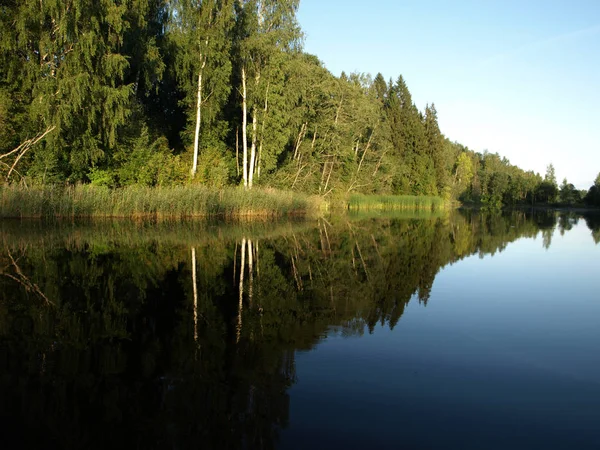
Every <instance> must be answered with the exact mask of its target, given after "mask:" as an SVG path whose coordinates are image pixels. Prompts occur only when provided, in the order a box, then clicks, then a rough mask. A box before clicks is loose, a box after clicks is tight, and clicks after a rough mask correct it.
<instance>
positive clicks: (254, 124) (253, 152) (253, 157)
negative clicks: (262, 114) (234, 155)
mask: <svg viewBox="0 0 600 450" xmlns="http://www.w3.org/2000/svg"><path fill="white" fill-rule="evenodd" d="M257 115H258V113H257V111H256V107H254V108H252V146H251V148H250V170H249V171H248V188H250V189H252V182H253V179H254V167H255V166H256V131H257V129H258V117H257Z"/></svg>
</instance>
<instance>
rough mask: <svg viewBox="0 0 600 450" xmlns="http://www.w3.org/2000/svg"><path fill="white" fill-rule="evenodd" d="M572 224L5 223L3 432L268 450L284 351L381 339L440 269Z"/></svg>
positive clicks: (284, 420) (556, 219) (529, 219)
mask: <svg viewBox="0 0 600 450" xmlns="http://www.w3.org/2000/svg"><path fill="white" fill-rule="evenodd" d="M578 220H579V217H578V216H576V215H573V214H566V215H555V214H553V213H545V212H537V213H535V214H526V213H524V212H514V213H510V214H504V215H499V214H497V215H490V214H478V213H474V212H471V211H467V212H464V213H461V214H458V213H457V214H452V215H449V216H442V217H408V218H390V217H387V218H352V217H345V218H337V219H330V220H327V219H321V220H319V221H318V222H316V223H309V224H307V223H297V224H294V223H286V224H274V225H266V224H249V225H241V226H226V227H221V226H209V225H202V224H178V225H174V224H161V225H127V224H123V223H105V224H96V225H94V226H83V225H81V226H77V225H68V226H67V225H62V226H59V225H55V226H53V227H41V226H40V225H39V224H35V223H33V224H29V225H24V224H20V223H3V224H1V239H2V249H3V250H2V251H1V252H0V371H1V373H2V376H1V377H0V414H1V416H2V417H1V419H2V429H3V431H4V433H5V435H12V437H13V438H14V439H13V442H20V445H19V446H20V447H23V446H26V447H28V446H33V445H40V444H43V445H44V446H45V447H46V448H48V447H50V448H107V447H112V448H126V447H127V448H131V447H132V446H133V447H136V448H138V447H146V448H162V447H169V448H172V447H177V448H188V447H202V448H275V447H276V446H277V443H278V435H279V433H280V431H281V430H282V429H283V428H285V427H286V425H287V424H288V421H289V417H288V413H289V398H288V394H287V391H288V389H289V387H290V386H291V385H292V384H293V383H295V381H296V372H295V352H297V351H298V350H308V349H311V348H313V347H314V346H315V344H316V343H318V342H319V341H320V340H321V339H323V337H324V336H325V335H326V333H327V331H328V330H330V329H331V327H337V328H338V329H340V330H342V333H343V334H345V335H360V334H362V333H363V332H372V331H373V330H374V329H375V327H376V326H377V324H379V323H381V324H388V325H389V326H390V327H391V328H394V327H395V326H397V324H398V322H399V321H400V319H401V317H402V314H403V312H404V310H405V308H406V306H407V305H408V304H409V302H410V301H411V300H412V299H415V301H419V302H422V303H424V304H426V303H427V302H428V301H429V299H430V292H431V288H432V286H433V282H434V279H435V277H436V274H437V273H438V272H439V271H440V269H441V268H442V267H444V266H446V265H448V264H452V263H454V262H456V261H458V260H460V259H462V258H465V257H467V256H470V255H474V254H477V255H479V256H480V257H483V256H485V255H494V254H495V253H496V252H501V251H503V250H504V249H505V248H506V246H507V245H508V244H509V243H511V242H513V241H515V240H517V239H519V238H523V237H536V236H537V235H538V234H540V233H542V235H543V245H544V247H546V248H548V247H549V246H550V245H551V238H552V232H553V230H554V229H555V228H556V227H557V226H558V228H559V230H560V232H561V233H563V234H564V233H566V232H568V231H569V230H571V229H572V228H573V227H574V226H575V225H576V224H577V221H578ZM585 221H586V224H587V226H588V227H589V228H590V230H592V235H593V238H594V241H595V242H596V243H598V242H599V238H600V220H598V216H587V217H585ZM7 439H8V438H7Z"/></svg>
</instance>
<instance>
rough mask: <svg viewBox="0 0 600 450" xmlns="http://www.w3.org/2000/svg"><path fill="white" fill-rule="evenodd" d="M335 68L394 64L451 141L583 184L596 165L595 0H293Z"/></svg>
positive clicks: (599, 154)
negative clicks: (435, 112)
mask: <svg viewBox="0 0 600 450" xmlns="http://www.w3.org/2000/svg"><path fill="white" fill-rule="evenodd" d="M298 19H299V21H300V24H301V26H302V29H303V31H304V33H305V50H306V51H307V52H309V53H313V54H315V55H317V56H318V57H319V59H321V61H323V62H324V64H325V66H326V67H327V68H328V69H329V70H330V71H331V72H333V73H334V74H336V75H339V74H340V73H341V72H342V71H343V70H344V71H346V72H366V73H371V74H373V75H375V74H376V73H377V72H381V73H382V74H383V75H384V77H385V78H386V79H389V78H390V77H391V78H394V79H396V78H397V76H398V75H400V74H402V75H403V76H404V78H405V79H406V82H407V83H408V87H409V89H410V91H411V93H412V95H413V99H414V101H415V103H416V104H417V106H418V107H419V108H420V109H423V108H424V107H425V104H426V103H431V102H434V103H435V105H436V108H437V110H438V116H439V122H440V128H441V129H442V132H443V133H444V134H445V135H446V136H448V137H449V138H450V139H451V140H456V141H458V142H460V143H462V144H464V145H466V146H468V147H469V148H471V149H473V150H477V151H483V150H486V149H487V150H489V151H490V152H498V153H499V154H500V155H502V156H506V157H507V158H508V159H510V161H511V162H512V163H513V164H517V165H518V166H520V167H522V168H524V169H526V170H534V171H536V172H539V173H541V174H542V175H544V173H545V171H546V166H547V165H548V164H549V163H553V164H554V166H555V167H556V174H557V178H558V181H559V183H560V181H562V178H563V177H567V179H568V180H569V182H572V183H574V184H575V185H576V186H577V187H580V188H586V189H587V188H588V187H589V186H590V185H591V184H592V182H593V180H594V179H595V177H596V175H597V174H598V172H600V0H593V1H583V0H581V1H578V0H572V1H552V0H546V1H539V0H532V1H528V0H522V1H513V0H504V1H491V0H478V1H459V0H456V1H441V0H432V1H427V2H423V1H403V0H378V1H370V2H368V1H367V2H365V1H355V0H345V1H342V0H301V2H300V11H299V14H298Z"/></svg>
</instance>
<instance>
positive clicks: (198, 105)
mask: <svg viewBox="0 0 600 450" xmlns="http://www.w3.org/2000/svg"><path fill="white" fill-rule="evenodd" d="M201 118H202V70H200V73H198V100H197V102H196V131H195V133H194V162H193V164H192V176H195V175H196V171H197V170H198V147H199V143H200V121H201Z"/></svg>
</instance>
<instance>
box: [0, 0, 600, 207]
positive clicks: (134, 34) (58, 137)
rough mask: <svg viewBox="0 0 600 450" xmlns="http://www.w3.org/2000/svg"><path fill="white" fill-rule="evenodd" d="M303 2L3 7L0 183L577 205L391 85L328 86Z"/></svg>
mask: <svg viewBox="0 0 600 450" xmlns="http://www.w3.org/2000/svg"><path fill="white" fill-rule="evenodd" d="M298 7H299V0H102V1H90V0H43V1H39V0H35V1H34V0H5V1H3V2H2V4H1V5H0V50H1V51H0V179H1V180H2V181H0V183H1V184H2V185H5V186H6V185H19V186H23V187H24V188H28V187H30V186H38V187H39V186H42V187H44V186H49V185H52V186H72V185H80V184H91V185H96V186H107V187H109V188H121V187H126V186H131V185H141V186H150V187H162V186H165V187H166V186H173V185H195V184H198V185H202V186H204V187H207V188H216V189H221V188H223V187H226V186H243V187H245V188H246V189H248V190H249V189H252V188H253V187H255V186H257V187H263V188H275V189H279V190H285V191H294V192H299V193H303V194H309V195H320V196H322V197H331V198H333V197H343V196H348V195H351V194H367V195H369V194H381V195H418V196H436V197H440V198H442V199H444V200H457V201H461V202H466V203H477V204H482V205H487V206H491V207H499V206H502V205H516V204H535V203H562V204H580V203H582V202H584V201H585V202H587V203H588V204H591V205H600V175H599V176H598V178H597V179H596V182H595V184H594V186H592V187H591V188H590V190H589V192H585V191H579V190H577V189H576V188H575V187H574V186H573V184H570V183H568V181H567V180H566V179H565V180H563V182H562V184H561V185H560V186H559V185H558V182H557V180H556V176H555V173H554V167H553V166H552V164H549V165H548V170H547V172H546V174H545V175H544V176H541V175H540V174H536V173H534V172H532V171H524V170H522V169H520V168H519V167H516V166H514V165H512V164H511V163H510V162H509V161H508V160H507V159H506V158H503V157H502V156H500V155H498V154H496V153H489V152H487V151H484V152H476V151H473V150H471V149H469V148H468V147H465V146H463V145H461V144H459V143H457V142H453V141H451V140H450V139H448V138H447V137H446V136H444V134H443V133H442V132H441V130H440V127H439V125H438V114H437V111H436V108H435V105H434V103H431V104H427V105H425V107H424V108H422V107H421V108H420V107H419V106H417V105H415V103H414V102H413V99H412V97H411V94H410V91H409V88H408V86H407V82H406V80H405V79H404V78H403V77H402V76H401V75H400V76H398V77H397V78H396V79H390V80H386V79H385V78H384V77H383V76H382V75H381V74H376V75H375V76H372V75H369V74H363V73H350V74H346V73H342V74H341V75H340V76H339V77H338V76H335V75H333V74H332V73H330V72H329V71H328V70H327V69H326V68H325V67H324V65H323V63H322V62H321V61H319V59H318V57H317V56H314V55H311V54H307V53H305V52H304V51H303V46H302V44H303V34H302V30H301V28H300V25H299V23H298V20H297V17H296V13H297V11H298Z"/></svg>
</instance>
